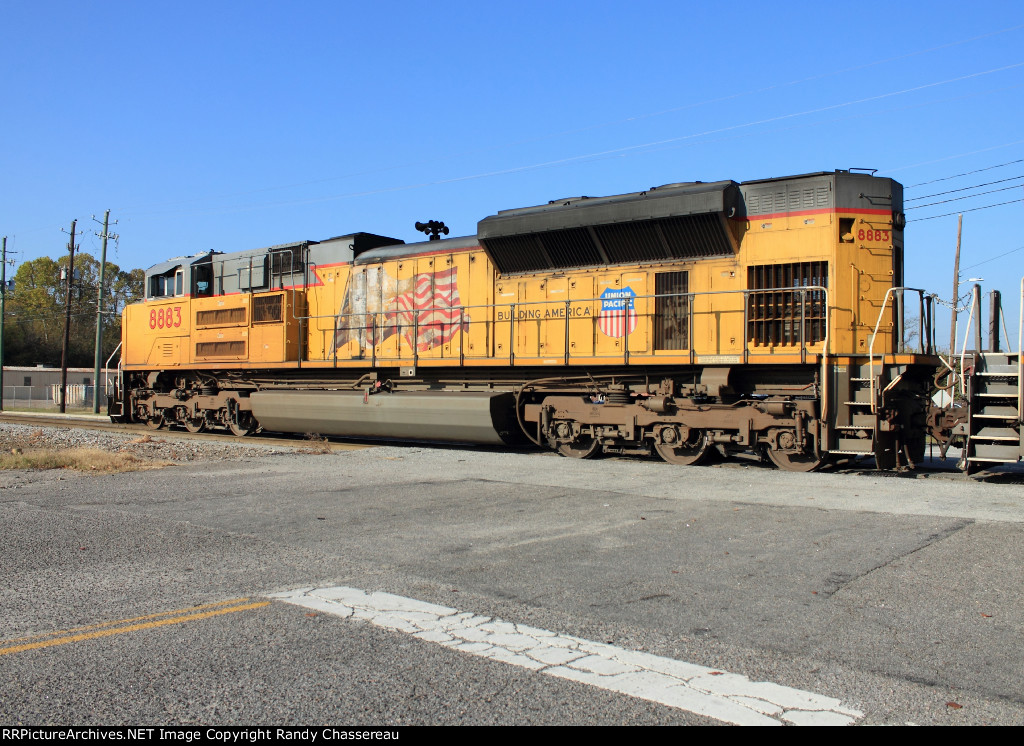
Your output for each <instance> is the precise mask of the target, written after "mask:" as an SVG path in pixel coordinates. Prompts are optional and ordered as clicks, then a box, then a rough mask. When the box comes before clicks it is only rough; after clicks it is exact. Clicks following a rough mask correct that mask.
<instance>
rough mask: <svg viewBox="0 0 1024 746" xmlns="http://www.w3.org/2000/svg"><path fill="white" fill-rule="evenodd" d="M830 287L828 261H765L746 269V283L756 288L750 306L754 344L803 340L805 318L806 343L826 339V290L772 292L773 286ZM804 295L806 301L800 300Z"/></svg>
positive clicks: (749, 329)
mask: <svg viewBox="0 0 1024 746" xmlns="http://www.w3.org/2000/svg"><path fill="white" fill-rule="evenodd" d="M808 285H820V286H822V287H828V262H796V263H794V264H762V265H759V266H755V267H748V269H747V287H748V288H749V289H750V290H753V291H767V292H752V293H750V296H749V301H748V307H747V319H748V324H747V339H748V340H749V341H750V342H751V344H754V345H765V346H768V345H770V346H787V345H799V344H800V321H801V318H803V322H804V323H803V341H804V343H805V344H813V343H816V342H821V341H822V340H823V339H825V324H826V312H827V308H826V301H825V292H824V291H823V290H808V291H804V292H803V293H801V292H800V291H798V290H786V291H779V292H771V290H772V289H773V288H792V287H806V286H808ZM801 299H803V303H802V304H801Z"/></svg>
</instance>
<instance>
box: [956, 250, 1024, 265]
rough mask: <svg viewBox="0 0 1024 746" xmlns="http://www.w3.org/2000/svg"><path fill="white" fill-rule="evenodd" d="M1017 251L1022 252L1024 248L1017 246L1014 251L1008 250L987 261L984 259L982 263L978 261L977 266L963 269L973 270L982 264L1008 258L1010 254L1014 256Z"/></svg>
mask: <svg viewBox="0 0 1024 746" xmlns="http://www.w3.org/2000/svg"><path fill="white" fill-rule="evenodd" d="M1018 251H1024V246H1018V247H1017V248H1016V249H1010V250H1009V251H1007V252H1005V253H1003V254H997V255H996V256H993V257H991V258H989V259H985V260H983V261H980V262H978V263H977V264H972V265H970V266H969V267H963V269H973V268H974V267H980V266H981V265H982V264H988V263H989V262H994V261H995V260H996V259H1002V258H1003V257H1004V256H1009V255H1010V254H1016V253H1017V252H1018Z"/></svg>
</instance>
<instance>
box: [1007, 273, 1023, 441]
mask: <svg viewBox="0 0 1024 746" xmlns="http://www.w3.org/2000/svg"><path fill="white" fill-rule="evenodd" d="M1006 341H1007V343H1009V341H1010V340H1009V339H1007V340H1006ZM1021 342H1024V277H1021V278H1020V313H1019V314H1018V315H1017V421H1018V422H1020V423H1021V424H1024V348H1022V347H1021Z"/></svg>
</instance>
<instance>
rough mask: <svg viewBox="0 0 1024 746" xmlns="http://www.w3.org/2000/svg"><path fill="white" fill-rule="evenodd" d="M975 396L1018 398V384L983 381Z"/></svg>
mask: <svg viewBox="0 0 1024 746" xmlns="http://www.w3.org/2000/svg"><path fill="white" fill-rule="evenodd" d="M974 395H975V396H1016V395H1017V384H1014V383H995V382H993V381H982V382H981V386H980V387H979V390H978V391H975V392H974Z"/></svg>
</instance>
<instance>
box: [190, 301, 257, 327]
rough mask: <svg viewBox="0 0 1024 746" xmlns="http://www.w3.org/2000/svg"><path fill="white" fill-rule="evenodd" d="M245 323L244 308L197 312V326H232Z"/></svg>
mask: <svg viewBox="0 0 1024 746" xmlns="http://www.w3.org/2000/svg"><path fill="white" fill-rule="evenodd" d="M244 323H245V308H244V307H242V306H238V307H235V308H215V309H213V310H212V311H197V312H196V326H230V325H234V324H244Z"/></svg>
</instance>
